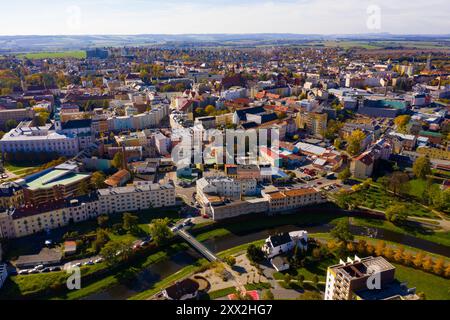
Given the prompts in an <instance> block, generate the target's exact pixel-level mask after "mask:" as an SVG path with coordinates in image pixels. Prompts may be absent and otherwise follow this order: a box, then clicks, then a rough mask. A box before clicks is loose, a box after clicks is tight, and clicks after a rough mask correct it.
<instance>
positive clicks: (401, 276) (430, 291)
mask: <svg viewBox="0 0 450 320" xmlns="http://www.w3.org/2000/svg"><path fill="white" fill-rule="evenodd" d="M394 265H395V267H396V268H397V269H396V270H395V277H396V278H397V279H398V280H400V281H401V282H407V283H408V287H412V288H416V292H425V296H426V299H427V300H450V280H448V279H444V278H442V277H438V276H435V275H433V274H430V273H427V272H423V271H420V270H416V269H413V268H409V267H404V266H402V265H398V264H395V263H394Z"/></svg>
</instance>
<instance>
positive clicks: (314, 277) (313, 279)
mask: <svg viewBox="0 0 450 320" xmlns="http://www.w3.org/2000/svg"><path fill="white" fill-rule="evenodd" d="M312 282H313V285H314V286H315V287H317V285H318V284H319V277H318V276H317V274H315V275H314V276H313V278H312Z"/></svg>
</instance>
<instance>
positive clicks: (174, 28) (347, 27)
mask: <svg viewBox="0 0 450 320" xmlns="http://www.w3.org/2000/svg"><path fill="white" fill-rule="evenodd" d="M2 2H3V1H2ZM1 7H2V10H1V12H0V34H1V35H24V34H25V35H26V34H47V35H58V34H143V33H153V34H157V33H164V34H184V33H302V34H312V33H315V34H348V33H374V32H390V33H396V34H411V33H414V34H450V19H448V16H449V15H450V1H448V0H426V1H423V0H277V1H275V0H273V1H267V0H228V1H226V0H164V1H160V0H159V1H157V0H126V1H125V0H92V1H88V0H72V1H68V0H58V1H56V0H16V1H8V2H7V3H2V6H1Z"/></svg>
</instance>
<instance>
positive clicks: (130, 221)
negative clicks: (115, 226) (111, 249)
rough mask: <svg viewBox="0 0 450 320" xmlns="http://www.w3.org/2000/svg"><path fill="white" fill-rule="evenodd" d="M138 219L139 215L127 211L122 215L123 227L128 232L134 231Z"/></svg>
mask: <svg viewBox="0 0 450 320" xmlns="http://www.w3.org/2000/svg"><path fill="white" fill-rule="evenodd" d="M138 221H139V217H138V216H135V215H133V214H131V213H129V212H126V213H124V214H123V215H122V222H123V223H122V227H123V229H124V230H126V231H128V232H131V231H133V230H134V229H135V228H136V227H137V225H138Z"/></svg>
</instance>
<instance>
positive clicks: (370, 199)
mask: <svg viewBox="0 0 450 320" xmlns="http://www.w3.org/2000/svg"><path fill="white" fill-rule="evenodd" d="M410 184H411V191H410V192H411V193H412V192H416V191H415V190H414V188H417V189H418V190H419V191H421V190H422V191H423V188H425V185H424V184H423V183H422V181H420V180H412V181H410ZM413 190H414V191H413ZM417 192H418V191H417ZM411 195H413V194H411ZM350 198H351V199H352V200H353V201H354V203H355V204H356V205H358V206H363V207H368V208H370V209H376V210H381V211H385V210H386V209H387V208H388V207H389V206H391V205H393V204H397V203H399V204H403V205H405V206H406V208H407V209H408V213H409V215H410V216H415V217H426V218H437V216H436V215H435V214H434V213H433V211H431V210H430V209H428V208H425V207H423V206H421V205H420V204H418V203H414V202H412V201H408V200H404V199H401V198H399V197H397V196H394V195H393V194H391V193H388V192H386V191H384V190H383V189H382V188H381V187H377V186H370V187H369V189H367V190H361V191H358V192H355V193H352V194H351V195H350Z"/></svg>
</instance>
